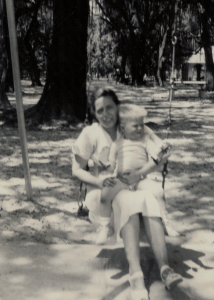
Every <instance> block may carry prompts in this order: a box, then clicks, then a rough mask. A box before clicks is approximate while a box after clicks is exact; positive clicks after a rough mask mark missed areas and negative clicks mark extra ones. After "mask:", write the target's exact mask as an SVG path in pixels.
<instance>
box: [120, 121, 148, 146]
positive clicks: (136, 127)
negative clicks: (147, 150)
mask: <svg viewBox="0 0 214 300" xmlns="http://www.w3.org/2000/svg"><path fill="white" fill-rule="evenodd" d="M121 131H122V133H123V135H124V138H125V139H128V140H133V141H137V140H140V139H141V138H142V136H143V133H144V118H143V117H141V118H136V119H131V120H127V122H126V123H125V124H122V125H121Z"/></svg>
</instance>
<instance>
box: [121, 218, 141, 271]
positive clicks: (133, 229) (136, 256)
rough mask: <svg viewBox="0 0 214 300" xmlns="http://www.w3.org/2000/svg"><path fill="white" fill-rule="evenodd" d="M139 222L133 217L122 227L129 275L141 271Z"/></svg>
mask: <svg viewBox="0 0 214 300" xmlns="http://www.w3.org/2000/svg"><path fill="white" fill-rule="evenodd" d="M139 233H140V221H139V215H138V214H136V215H133V216H131V217H130V218H129V221H128V222H127V223H126V224H125V225H124V226H123V228H122V230H121V235H122V239H123V243H124V247H125V251H126V258H127V260H128V263H129V272H130V275H132V274H134V273H136V272H138V271H141V266H140V250H139Z"/></svg>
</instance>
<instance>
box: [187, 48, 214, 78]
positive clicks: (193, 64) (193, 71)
mask: <svg viewBox="0 0 214 300" xmlns="http://www.w3.org/2000/svg"><path fill="white" fill-rule="evenodd" d="M212 54H213V60H214V46H212ZM182 79H183V80H193V81H194V80H206V66H205V54H204V49H203V48H202V49H201V50H200V52H199V53H197V54H193V55H192V56H191V57H190V58H189V59H188V61H187V62H186V63H185V64H183V66H182Z"/></svg>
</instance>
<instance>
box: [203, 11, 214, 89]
mask: <svg viewBox="0 0 214 300" xmlns="http://www.w3.org/2000/svg"><path fill="white" fill-rule="evenodd" d="M207 22H208V21H207V16H206V14H205V13H203V14H201V23H202V29H203V32H202V35H201V40H202V43H203V46H204V54H205V63H206V81H207V89H208V90H214V63H213V56H212V47H211V37H210V30H209V25H208V23H207Z"/></svg>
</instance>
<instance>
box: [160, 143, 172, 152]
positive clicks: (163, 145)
mask: <svg viewBox="0 0 214 300" xmlns="http://www.w3.org/2000/svg"><path fill="white" fill-rule="evenodd" d="M171 148H172V145H171V144H170V143H169V142H167V141H164V142H163V144H162V146H161V150H162V152H163V153H167V151H168V150H170V149H171Z"/></svg>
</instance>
